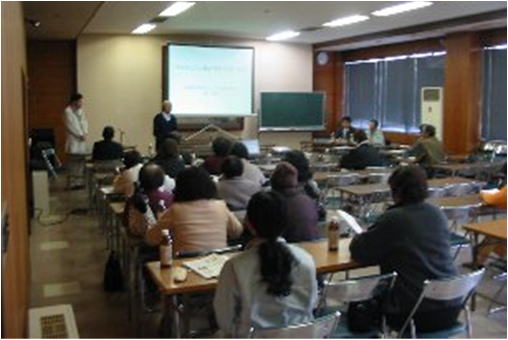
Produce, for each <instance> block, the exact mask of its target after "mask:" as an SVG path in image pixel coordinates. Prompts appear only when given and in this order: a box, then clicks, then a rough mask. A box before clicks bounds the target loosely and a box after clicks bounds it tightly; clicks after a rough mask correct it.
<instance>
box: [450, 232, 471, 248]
mask: <svg viewBox="0 0 508 340" xmlns="http://www.w3.org/2000/svg"><path fill="white" fill-rule="evenodd" d="M470 243H471V241H469V239H468V238H467V237H465V236H462V235H459V234H457V233H450V245H451V246H452V247H457V246H465V245H468V244H470Z"/></svg>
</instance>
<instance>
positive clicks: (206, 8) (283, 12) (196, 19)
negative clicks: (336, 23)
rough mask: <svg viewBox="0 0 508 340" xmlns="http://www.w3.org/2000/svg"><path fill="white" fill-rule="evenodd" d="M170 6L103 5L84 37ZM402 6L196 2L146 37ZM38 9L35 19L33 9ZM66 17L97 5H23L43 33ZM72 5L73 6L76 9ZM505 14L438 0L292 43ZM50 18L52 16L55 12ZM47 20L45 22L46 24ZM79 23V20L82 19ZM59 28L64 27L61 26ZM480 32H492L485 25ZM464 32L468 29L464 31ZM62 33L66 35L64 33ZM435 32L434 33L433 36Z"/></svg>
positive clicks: (269, 26) (250, 28)
mask: <svg viewBox="0 0 508 340" xmlns="http://www.w3.org/2000/svg"><path fill="white" fill-rule="evenodd" d="M171 3H172V2H171V1H163V2H157V1H147V2H140V1H132V2H129V1H106V2H103V3H102V5H101V6H100V8H99V9H98V11H97V12H96V13H95V15H92V17H91V20H90V21H89V22H88V24H86V27H85V28H84V30H83V33H98V34H104V33H110V34H111V33H113V34H130V32H131V31H132V30H133V29H134V28H135V27H137V26H138V25H140V24H142V23H146V22H148V21H150V20H151V19H153V18H155V17H156V16H157V15H158V13H159V12H160V11H161V10H162V9H164V8H166V7H167V6H168V5H170V4H171ZM398 3H401V2H400V1H398V2H390V1H264V2H262V1H258V2H256V1H200V2H198V3H197V4H196V5H195V6H194V7H192V8H191V9H190V10H188V11H187V12H184V13H183V14H181V15H179V16H177V17H174V18H169V19H168V20H167V21H166V22H164V23H160V24H158V25H157V28H156V29H155V30H153V31H152V32H150V33H149V34H199V35H220V36H231V37H239V38H252V39H264V38H265V37H266V36H268V35H270V34H273V33H276V32H279V31H282V30H287V29H294V30H300V29H304V28H307V27H316V26H321V24H323V23H324V22H327V21H330V20H332V19H335V18H338V17H344V16H348V15H353V14H367V15H368V14H370V13H371V12H372V11H374V10H377V9H380V8H383V7H386V6H389V5H394V4H398ZM38 4H45V5H40V6H41V9H40V11H37V12H39V13H40V15H39V17H37V15H36V13H35V11H34V8H36V7H38V6H39V5H38ZM48 6H49V7H51V11H52V12H55V13H58V12H60V16H61V17H66V13H67V12H69V11H71V12H72V15H71V16H72V17H73V20H75V21H79V20H77V19H76V18H75V16H76V15H77V16H79V14H80V13H81V16H80V18H81V19H83V18H84V17H86V21H88V18H90V9H91V8H94V9H95V7H96V6H97V5H96V3H95V4H94V3H89V5H88V7H89V8H88V10H84V9H83V8H77V7H78V6H82V5H76V2H69V1H66V2H65V1H64V2H54V3H51V5H47V2H34V3H31V4H30V6H27V5H26V4H25V9H26V8H27V7H28V8H30V9H31V11H32V12H34V14H31V15H32V16H33V17H34V18H36V19H39V20H41V22H42V25H41V30H43V29H44V28H43V27H44V25H47V24H49V23H50V22H51V20H52V19H51V18H47V15H45V12H47V11H48V10H49V8H48ZM75 6H76V7H75ZM499 9H506V2H504V1H450V2H448V1H446V2H445V1H436V2H434V4H433V5H432V6H429V7H427V8H423V9H419V10H415V11H412V12H408V13H405V14H400V15H395V16H392V17H385V18H378V17H372V16H371V19H370V20H368V21H365V22H362V23H358V24H354V25H351V26H347V27H342V28H326V29H321V30H318V31H314V32H303V33H302V34H301V35H300V36H299V37H297V38H295V39H292V40H291V42H299V43H319V42H325V41H330V40H335V39H343V38H349V37H354V36H359V35H364V34H369V33H375V32H382V31H387V30H391V29H396V28H403V27H409V26H414V25H419V24H427V23H432V22H437V21H442V20H446V19H451V18H458V17H464V16H469V15H476V14H480V13H485V12H490V11H495V10H499ZM53 15H54V13H53ZM46 19H47V20H48V23H46V22H45V20H46ZM82 21H83V20H82ZM503 25H504V26H506V17H505V18H504V20H500V21H499V20H498V22H497V23H495V24H494V26H497V27H500V26H503ZM62 27H65V25H64V26H62ZM482 27H485V28H491V27H492V24H491V25H485V24H483V26H482ZM466 28H467V27H466ZM61 31H64V29H62V30H61ZM436 34H437V35H439V34H440V33H439V32H434V35H436Z"/></svg>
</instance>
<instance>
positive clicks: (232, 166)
mask: <svg viewBox="0 0 508 340" xmlns="http://www.w3.org/2000/svg"><path fill="white" fill-rule="evenodd" d="M222 173H223V174H224V177H226V178H228V179H229V178H233V177H238V176H241V175H242V174H243V163H242V160H241V159H240V158H238V157H236V156H228V157H227V158H226V159H225V160H224V163H222Z"/></svg>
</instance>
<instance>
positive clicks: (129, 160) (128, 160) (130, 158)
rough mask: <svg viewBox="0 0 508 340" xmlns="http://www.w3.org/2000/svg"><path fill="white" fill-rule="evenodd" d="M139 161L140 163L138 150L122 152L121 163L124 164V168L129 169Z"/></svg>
mask: <svg viewBox="0 0 508 340" xmlns="http://www.w3.org/2000/svg"><path fill="white" fill-rule="evenodd" d="M139 163H141V154H140V153H139V152H138V151H136V150H132V151H127V152H125V153H124V154H123V164H125V168H126V169H130V168H132V167H133V166H136V165H138V164H139Z"/></svg>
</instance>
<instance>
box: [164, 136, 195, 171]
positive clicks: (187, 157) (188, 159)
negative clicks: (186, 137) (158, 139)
mask: <svg viewBox="0 0 508 340" xmlns="http://www.w3.org/2000/svg"><path fill="white" fill-rule="evenodd" d="M167 138H171V139H173V140H174V141H175V142H176V144H177V145H178V149H179V150H178V152H179V155H180V158H181V159H182V160H183V162H184V163H185V164H187V165H192V162H193V161H194V158H193V156H192V154H191V153H190V152H188V151H182V150H180V144H181V143H182V135H181V133H180V132H178V131H173V132H170V133H169V134H168V137H167Z"/></svg>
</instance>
